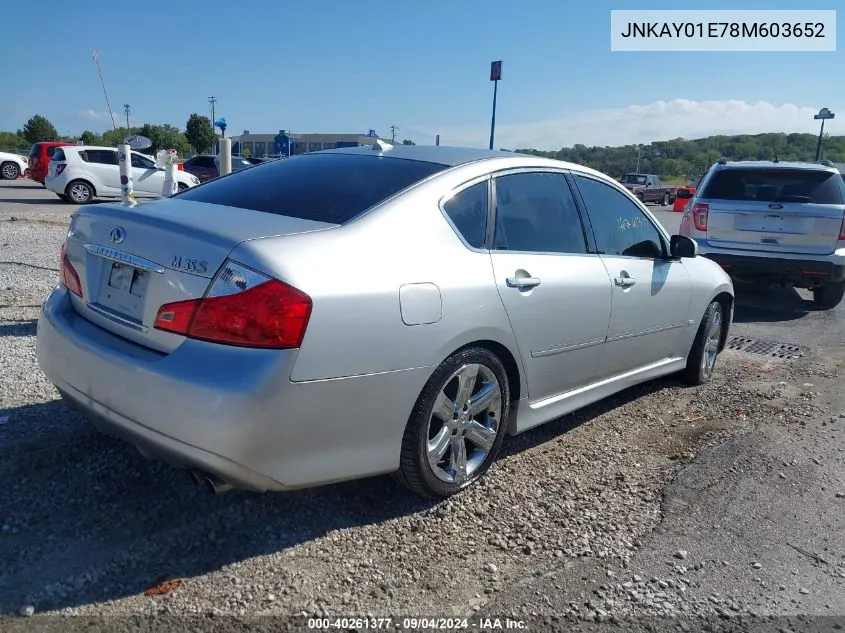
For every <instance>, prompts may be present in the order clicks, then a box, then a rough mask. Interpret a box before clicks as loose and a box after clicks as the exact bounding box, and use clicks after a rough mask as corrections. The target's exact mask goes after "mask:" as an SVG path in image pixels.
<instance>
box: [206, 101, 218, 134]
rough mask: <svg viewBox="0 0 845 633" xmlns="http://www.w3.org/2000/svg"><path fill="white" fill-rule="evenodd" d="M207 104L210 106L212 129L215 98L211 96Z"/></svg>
mask: <svg viewBox="0 0 845 633" xmlns="http://www.w3.org/2000/svg"><path fill="white" fill-rule="evenodd" d="M208 102H209V103H210V104H211V127H212V128H213V127H214V104H215V103H217V97H215V96H211V97H209V98H208Z"/></svg>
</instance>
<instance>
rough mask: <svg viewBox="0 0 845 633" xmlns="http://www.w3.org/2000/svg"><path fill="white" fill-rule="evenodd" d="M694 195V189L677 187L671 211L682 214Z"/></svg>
mask: <svg viewBox="0 0 845 633" xmlns="http://www.w3.org/2000/svg"><path fill="white" fill-rule="evenodd" d="M694 195H695V187H678V189H677V190H676V191H675V205H674V206H673V207H672V211H675V212H678V213H683V211H684V208H685V207H686V206H687V203H688V202H689V201H690V199H691V198H692V197H693V196H694Z"/></svg>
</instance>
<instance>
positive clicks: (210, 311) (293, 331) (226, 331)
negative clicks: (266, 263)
mask: <svg viewBox="0 0 845 633" xmlns="http://www.w3.org/2000/svg"><path fill="white" fill-rule="evenodd" d="M310 316H311V298H310V297H309V296H308V295H307V294H305V293H304V292H301V291H300V290H297V289H296V288H293V287H291V286H289V285H287V284H285V283H282V282H281V281H277V280H275V279H270V278H268V277H265V276H264V275H261V274H260V273H256V272H255V271H252V270H250V269H248V268H245V267H243V266H241V265H240V264H236V263H234V262H227V263H226V265H225V266H224V267H223V269H222V270H221V272H220V273H218V274H217V276H216V277H215V279H214V281H213V282H212V284H211V288H210V290H209V292H208V293H207V295H206V296H205V297H204V298H202V299H192V300H189V301H178V302H176V303H168V304H166V305H163V306H162V307H161V308H159V311H158V314H157V315H156V320H155V327H156V328H158V329H160V330H166V331H168V332H174V333H176V334H182V335H184V336H187V337H188V338H194V339H200V340H203V341H211V342H214V343H224V344H227V345H240V346H243V347H264V348H275V349H283V348H293V347H299V346H300V344H301V343H302V338H303V337H304V336H305V329H306V327H307V326H308V319H309V318H310Z"/></svg>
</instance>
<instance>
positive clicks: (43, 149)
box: [27, 141, 73, 185]
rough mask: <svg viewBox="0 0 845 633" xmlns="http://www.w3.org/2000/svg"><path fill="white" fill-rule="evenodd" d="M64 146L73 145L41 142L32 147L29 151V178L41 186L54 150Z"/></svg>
mask: <svg viewBox="0 0 845 633" xmlns="http://www.w3.org/2000/svg"><path fill="white" fill-rule="evenodd" d="M65 145H73V143H59V142H57V141H42V142H41V143H36V144H35V145H33V146H32V149H31V150H29V170H28V172H27V173H28V174H29V177H30V178H31V179H32V180H34V181H35V182H40V183H41V184H42V185H43V184H44V179H45V178H47V168H48V167H49V166H50V161H51V160H52V159H53V154H55V153H56V148H57V147H64V146H65Z"/></svg>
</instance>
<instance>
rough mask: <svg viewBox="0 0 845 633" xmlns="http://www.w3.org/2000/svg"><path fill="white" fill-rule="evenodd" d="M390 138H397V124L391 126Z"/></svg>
mask: <svg viewBox="0 0 845 633" xmlns="http://www.w3.org/2000/svg"><path fill="white" fill-rule="evenodd" d="M390 140H391V141H395V140H396V126H395V125H391V126H390Z"/></svg>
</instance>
